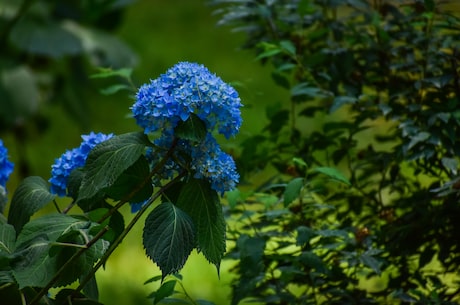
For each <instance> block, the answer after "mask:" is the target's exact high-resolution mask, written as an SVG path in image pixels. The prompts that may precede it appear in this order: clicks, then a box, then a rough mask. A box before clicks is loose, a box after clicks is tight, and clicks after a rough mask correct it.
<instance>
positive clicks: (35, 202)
mask: <svg viewBox="0 0 460 305" xmlns="http://www.w3.org/2000/svg"><path fill="white" fill-rule="evenodd" d="M55 197H56V196H55V195H53V194H51V193H50V192H49V186H48V183H47V182H46V181H45V180H43V178H41V177H36V176H32V177H27V178H25V179H24V180H23V181H22V182H21V183H20V184H19V186H18V188H17V189H16V191H15V192H14V195H13V198H12V200H11V206H10V210H9V212H8V222H9V223H10V224H12V225H13V226H14V228H15V229H16V232H18V233H19V232H20V231H21V229H22V227H23V226H24V224H25V223H27V222H28V221H29V219H30V216H32V215H33V214H34V213H35V212H37V211H38V210H40V209H41V208H42V207H43V206H45V205H46V204H47V203H49V202H50V201H52V200H53V199H54V198H55Z"/></svg>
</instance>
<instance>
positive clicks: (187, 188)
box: [176, 179, 226, 270]
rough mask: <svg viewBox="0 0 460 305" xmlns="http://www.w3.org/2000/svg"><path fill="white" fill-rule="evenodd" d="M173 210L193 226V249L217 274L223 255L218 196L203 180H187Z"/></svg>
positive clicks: (222, 217) (223, 244) (223, 234)
mask: <svg viewBox="0 0 460 305" xmlns="http://www.w3.org/2000/svg"><path fill="white" fill-rule="evenodd" d="M176 204H177V206H178V207H179V208H180V209H182V210H183V211H184V212H185V213H187V214H188V215H190V217H191V218H192V219H193V222H194V224H195V226H196V233H197V248H198V250H199V251H202V252H203V255H204V256H205V257H206V259H207V260H208V261H209V262H211V263H212V264H214V265H215V266H216V268H217V270H219V266H220V262H221V260H222V257H223V255H224V253H225V227H226V224H225V219H224V216H223V213H222V206H221V204H220V200H219V196H218V195H217V193H216V191H214V190H213V189H211V186H210V184H209V183H208V182H207V181H204V180H197V179H191V180H189V181H188V182H187V183H186V184H185V185H184V186H183V187H182V190H181V193H180V195H179V198H178V200H177V203H176Z"/></svg>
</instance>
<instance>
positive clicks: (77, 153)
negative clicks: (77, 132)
mask: <svg viewBox="0 0 460 305" xmlns="http://www.w3.org/2000/svg"><path fill="white" fill-rule="evenodd" d="M81 137H82V139H83V142H82V143H81V144H80V146H79V147H77V148H74V149H70V150H67V151H66V152H65V153H64V154H62V156H61V157H59V158H58V159H56V160H55V162H54V164H53V165H52V166H51V178H50V179H49V180H48V181H49V182H50V183H51V193H53V194H57V195H58V196H66V195H67V182H68V180H69V176H70V173H71V172H72V171H73V170H74V169H76V168H78V167H82V166H83V165H85V162H86V158H87V157H88V154H89V152H90V151H91V149H93V148H94V147H95V146H96V145H97V144H99V143H102V142H104V141H106V140H108V139H110V138H111V137H113V134H108V135H106V134H103V133H94V132H91V133H90V134H88V135H82V136H81Z"/></svg>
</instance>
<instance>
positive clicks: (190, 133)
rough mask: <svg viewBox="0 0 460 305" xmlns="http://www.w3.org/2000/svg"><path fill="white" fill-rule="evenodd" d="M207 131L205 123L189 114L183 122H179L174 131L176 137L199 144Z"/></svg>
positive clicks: (194, 115)
mask: <svg viewBox="0 0 460 305" xmlns="http://www.w3.org/2000/svg"><path fill="white" fill-rule="evenodd" d="M206 133H207V129H206V125H205V123H204V122H203V121H202V120H201V119H200V118H199V117H198V116H197V115H196V114H193V113H192V114H191V115H190V117H189V118H188V119H187V120H185V121H180V122H179V123H178V124H177V126H176V128H175V129H174V134H175V136H176V137H178V138H181V139H184V140H190V141H193V142H201V141H203V140H204V138H205V137H206Z"/></svg>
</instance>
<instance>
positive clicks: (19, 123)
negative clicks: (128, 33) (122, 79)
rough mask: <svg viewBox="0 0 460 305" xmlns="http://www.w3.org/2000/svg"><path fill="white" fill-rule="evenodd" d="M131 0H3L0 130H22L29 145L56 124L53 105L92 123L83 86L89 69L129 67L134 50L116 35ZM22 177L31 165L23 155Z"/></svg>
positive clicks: (20, 139)
mask: <svg viewBox="0 0 460 305" xmlns="http://www.w3.org/2000/svg"><path fill="white" fill-rule="evenodd" d="M130 2H131V1H129V0H128V1H113V0H104V1H47V0H23V1H16V0H3V1H1V3H0V12H1V13H0V45H1V46H2V48H1V49H0V58H1V59H0V76H1V77H0V132H4V131H8V132H12V133H14V135H15V137H14V138H15V140H16V141H17V144H18V145H19V146H20V147H21V149H20V150H21V151H23V150H24V149H23V146H26V145H27V142H28V141H29V139H30V138H32V137H36V136H37V135H40V134H42V133H44V132H45V131H46V130H47V127H48V126H49V124H50V121H51V120H50V118H49V117H48V115H47V113H48V111H46V109H45V108H46V107H47V106H48V105H50V104H51V103H56V104H60V105H61V106H62V107H63V109H64V110H65V111H66V113H67V114H68V115H69V117H70V118H72V119H74V120H75V122H76V123H77V124H79V125H80V126H81V127H83V128H88V127H89V123H90V121H89V115H88V112H89V111H88V105H87V104H86V103H85V101H86V100H87V99H86V98H85V97H86V96H85V95H86V94H87V91H85V90H81V88H82V85H84V84H88V79H87V75H88V74H89V73H88V70H89V68H90V67H94V66H110V67H115V68H119V67H130V66H132V65H133V64H134V61H135V56H134V54H133V53H132V51H131V50H130V49H129V48H128V47H127V46H126V45H125V44H124V43H123V42H122V41H120V40H119V39H118V38H116V37H115V36H114V35H113V34H111V33H112V32H113V31H114V30H115V29H116V27H117V26H118V25H119V24H120V21H121V18H122V13H123V9H124V7H125V6H126V5H128V4H129V3H130ZM18 159H19V161H18V162H17V163H18V167H17V168H18V169H19V170H20V175H21V176H22V177H25V176H28V175H29V169H28V163H27V160H26V159H25V158H24V157H23V156H18Z"/></svg>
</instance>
